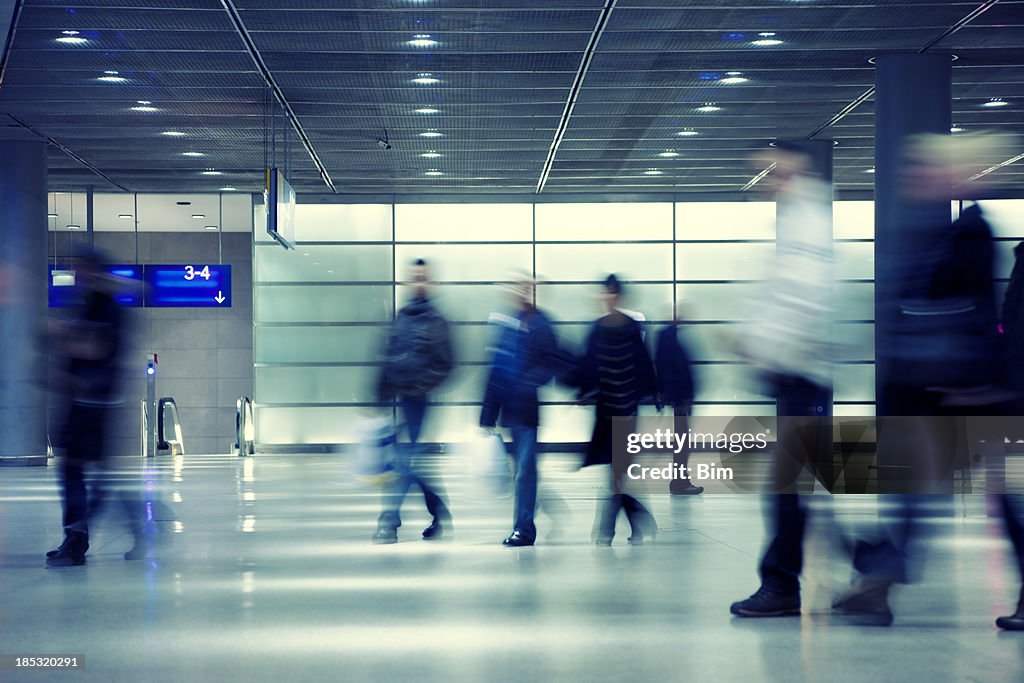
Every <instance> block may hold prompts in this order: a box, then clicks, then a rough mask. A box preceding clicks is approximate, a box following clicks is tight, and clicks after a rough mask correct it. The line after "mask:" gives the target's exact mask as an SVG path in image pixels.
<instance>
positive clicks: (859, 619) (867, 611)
mask: <svg viewBox="0 0 1024 683" xmlns="http://www.w3.org/2000/svg"><path fill="white" fill-rule="evenodd" d="M891 587H892V582H891V581H887V580H872V579H860V580H858V581H856V582H854V584H853V586H852V587H851V588H850V590H849V591H847V592H846V593H844V594H843V595H841V596H839V597H838V598H836V599H835V600H834V601H833V602H832V609H834V610H836V612H837V613H839V614H841V615H843V616H845V617H847V618H848V619H849V620H850V621H851V622H852V623H854V624H857V625H859V626H889V625H890V624H892V619H893V616H892V610H891V609H890V608H889V589H890V588H891Z"/></svg>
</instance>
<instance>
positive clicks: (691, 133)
mask: <svg viewBox="0 0 1024 683" xmlns="http://www.w3.org/2000/svg"><path fill="white" fill-rule="evenodd" d="M676 135H678V136H680V137H684V138H690V137H693V136H694V135H700V133H698V132H697V131H695V130H681V131H679V132H678V133H676Z"/></svg>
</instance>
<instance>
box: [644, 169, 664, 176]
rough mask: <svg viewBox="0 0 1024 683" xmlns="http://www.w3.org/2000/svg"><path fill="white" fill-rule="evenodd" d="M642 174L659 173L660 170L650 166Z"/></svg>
mask: <svg viewBox="0 0 1024 683" xmlns="http://www.w3.org/2000/svg"><path fill="white" fill-rule="evenodd" d="M644 175H661V171H659V170H658V169H656V168H650V169H647V170H646V171H644Z"/></svg>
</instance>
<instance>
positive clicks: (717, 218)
mask: <svg viewBox="0 0 1024 683" xmlns="http://www.w3.org/2000/svg"><path fill="white" fill-rule="evenodd" d="M676 239H679V240H773V239H775V202H693V203H690V202H680V203H679V204H676Z"/></svg>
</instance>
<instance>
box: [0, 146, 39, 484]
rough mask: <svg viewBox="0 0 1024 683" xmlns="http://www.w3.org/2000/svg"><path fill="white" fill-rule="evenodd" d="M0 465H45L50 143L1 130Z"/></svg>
mask: <svg viewBox="0 0 1024 683" xmlns="http://www.w3.org/2000/svg"><path fill="white" fill-rule="evenodd" d="M0 159H2V160H3V161H2V163H0V339H3V352H2V353H0V464H2V465H10V464H41V465H45V464H46V394H45V392H44V391H43V389H42V385H43V382H44V379H45V374H46V373H45V368H46V362H45V357H42V356H41V355H40V354H43V353H45V348H43V347H42V344H41V339H40V334H41V333H42V332H43V331H44V329H45V324H46V306H47V303H46V291H47V288H46V236H47V231H46V227H47V226H46V143H45V142H43V141H40V140H38V139H37V138H35V137H30V136H27V135H23V134H22V133H21V132H19V131H18V130H17V129H14V130H11V131H9V132H5V129H0Z"/></svg>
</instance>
